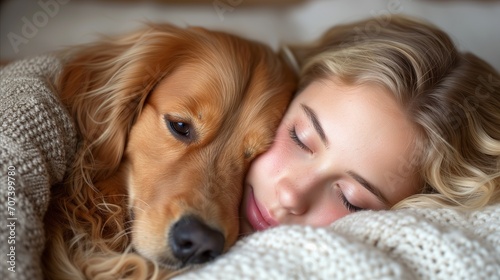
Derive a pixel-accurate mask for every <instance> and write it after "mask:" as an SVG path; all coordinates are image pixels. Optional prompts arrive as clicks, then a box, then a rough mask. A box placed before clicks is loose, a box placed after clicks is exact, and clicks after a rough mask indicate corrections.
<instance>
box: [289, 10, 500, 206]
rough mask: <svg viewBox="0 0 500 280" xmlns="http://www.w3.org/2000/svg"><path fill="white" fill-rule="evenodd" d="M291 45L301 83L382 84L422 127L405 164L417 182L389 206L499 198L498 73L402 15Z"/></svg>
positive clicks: (482, 201)
mask: <svg viewBox="0 0 500 280" xmlns="http://www.w3.org/2000/svg"><path fill="white" fill-rule="evenodd" d="M291 50H292V52H293V53H294V55H295V56H296V59H297V63H298V65H299V67H300V69H301V81H300V85H299V88H300V89H303V88H305V87H306V86H307V85H308V84H310V83H311V82H312V81H314V80H318V79H331V78H333V77H335V78H337V79H340V80H341V81H342V82H345V83H347V84H351V85H357V84H377V85H382V86H383V87H385V88H386V89H387V90H388V91H389V92H391V93H392V94H393V95H394V98H395V100H396V101H397V102H398V104H400V106H401V108H403V109H404V110H405V112H406V114H407V117H408V118H409V120H411V122H412V123H413V124H414V125H415V126H416V127H417V129H418V130H419V133H420V134H419V137H418V138H419V139H417V141H416V142H417V143H416V144H417V145H416V147H415V149H416V150H417V151H418V158H416V159H414V160H412V162H411V163H407V164H409V165H411V166H408V167H411V169H415V170H417V171H418V173H419V175H420V177H421V179H422V181H423V183H422V189H421V192H420V193H419V194H416V195H413V196H411V197H409V198H407V199H404V200H403V201H401V202H400V203H398V204H396V205H395V206H394V207H393V208H403V207H458V208H467V209H477V208H480V207H482V206H485V205H487V204H493V203H496V202H499V201H500V76H499V74H498V72H497V71H496V70H495V69H494V68H492V67H491V66H490V65H488V64H487V63H486V62H484V61H483V60H481V59H480V58H478V57H477V56H475V55H473V54H470V53H461V52H459V51H458V50H457V49H456V47H455V45H454V43H453V42H452V40H451V39H450V38H449V36H448V35H447V34H446V33H444V32H443V31H442V30H439V29H438V28H436V27H435V26H432V25H430V24H428V23H424V22H422V21H419V20H417V19H412V18H408V17H404V16H393V17H391V18H389V19H387V18H385V19H383V18H373V19H368V20H364V21H359V22H355V23H351V24H346V25H339V26H335V27H333V28H332V29H330V30H328V31H327V32H326V33H325V34H324V35H323V36H322V37H321V38H320V39H319V40H318V41H317V42H315V43H314V44H313V45H309V46H295V47H292V48H291ZM300 89H299V92H300ZM397 175H398V174H396V176H397ZM399 175H403V174H399ZM396 179H397V178H396Z"/></svg>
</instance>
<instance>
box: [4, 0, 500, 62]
mask: <svg viewBox="0 0 500 280" xmlns="http://www.w3.org/2000/svg"><path fill="white" fill-rule="evenodd" d="M0 8H1V10H0V31H1V33H0V35H1V40H0V42H1V46H0V60H1V61H10V60H14V59H19V58H23V57H26V56H31V55H36V54H40V53H44V52H48V51H52V50H57V49H60V48H61V47H66V46H71V45H74V44H80V43H85V42H89V41H93V40H96V39H97V38H98V35H99V34H106V35H112V34H117V33H123V32H126V31H129V30H134V29H137V28H138V27H140V26H141V25H143V23H144V22H147V21H153V22H163V21H167V22H170V23H174V24H176V25H179V26H189V25H197V26H204V27H207V28H211V29H217V30H224V31H229V32H232V33H236V34H239V35H241V36H244V37H247V38H250V39H254V40H258V41H261V42H264V43H266V44H269V45H271V46H272V47H273V48H275V49H276V48H278V46H279V45H280V44H281V43H299V42H307V41H309V40H313V39H315V38H317V37H318V36H319V35H320V34H321V33H322V32H323V31H325V30H326V29H327V28H329V27H331V26H333V25H335V24H339V23H345V22H350V21H354V20H358V19H364V18H374V17H375V16H377V15H380V16H383V17H384V18H386V19H390V17H391V16H393V15H396V14H408V15H412V16H416V17H419V18H422V19H425V20H427V21H430V22H432V23H434V24H435V25H437V26H439V27H440V28H442V29H443V30H445V31H446V32H448V34H450V35H451V37H452V38H453V39H454V40H455V42H456V43H457V45H458V46H459V48H460V49H461V50H465V51H471V52H473V53H475V54H476V55H478V56H480V57H481V58H483V59H485V60H487V61H488V62H490V63H491V64H492V65H493V66H494V67H495V68H496V69H497V70H499V71H500V1H495V0H490V1H487V0H483V1H466V0H463V1H459V0H455V1H453V0H447V1H445V0H441V1H430V0H427V1H426V0H302V1H301V0H267V1H266V0H185V1H182V0H151V1H147V0H142V1H141V0H104V1H97V0H93V1H92V0H0Z"/></svg>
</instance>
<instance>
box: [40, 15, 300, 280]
mask: <svg viewBox="0 0 500 280" xmlns="http://www.w3.org/2000/svg"><path fill="white" fill-rule="evenodd" d="M64 61H65V64H64V67H63V71H62V73H61V74H60V76H59V80H58V82H57V85H55V89H56V90H57V91H58V92H59V93H60V97H61V99H62V101H63V103H64V105H65V106H67V108H68V110H69V112H70V114H71V115H72V117H73V119H74V122H75V124H76V126H77V129H78V132H79V137H80V139H79V143H80V145H79V148H78V155H77V157H76V159H75V161H74V165H73V167H72V170H71V172H70V174H69V176H68V178H67V180H66V181H65V183H64V184H61V185H57V186H54V187H53V189H52V192H53V193H52V196H53V199H52V201H51V204H50V207H49V212H48V213H47V215H46V218H45V225H46V234H47V238H48V243H47V247H46V250H45V252H44V256H43V262H44V266H45V267H44V269H45V273H46V277H47V278H49V279H126V278H129V279H145V278H162V277H168V275H169V274H170V273H172V272H176V271H181V270H183V269H186V268H189V267H192V266H193V265H196V264H198V263H202V262H205V261H210V260H211V259H213V258H214V257H216V256H217V255H218V254H220V253H221V252H219V251H218V250H219V249H221V250H222V251H226V250H227V249H228V248H229V247H230V246H231V245H232V244H234V243H235V242H236V240H237V238H238V234H239V233H238V231H239V220H238V207H239V203H240V198H241V193H242V184H243V180H244V175H245V172H246V170H247V168H248V166H249V164H250V162H251V161H252V159H253V158H255V157H256V156H257V155H259V154H260V153H262V152H263V151H265V149H266V148H267V147H268V146H269V145H270V144H271V142H272V140H273V136H274V133H275V129H276V128H277V126H278V124H279V121H280V119H281V117H282V115H283V113H284V111H285V109H286V107H287V105H288V103H289V101H290V99H291V97H292V94H293V91H294V89H295V76H294V74H293V73H292V71H291V70H290V69H289V68H288V67H287V66H286V63H284V62H283V61H282V60H281V59H280V58H279V57H278V56H277V55H276V54H275V53H273V51H272V50H271V49H270V48H268V47H266V46H264V45H262V44H260V43H257V42H252V41H249V40H245V39H242V38H239V37H236V36H233V35H229V34H226V33H222V32H214V31H209V30H206V29H203V28H193V27H191V28H178V27H174V26H171V25H166V24H165V25H162V24H159V25H149V26H148V27H147V28H145V29H143V30H141V31H138V32H134V33H132V34H129V35H127V36H123V37H118V38H113V39H109V40H103V41H99V42H97V43H93V44H88V45H84V46H81V47H79V48H76V49H73V50H70V51H68V52H66V53H65V54H64ZM193 221H195V222H196V224H200V225H201V226H202V227H204V228H207V229H208V230H209V231H211V232H212V231H213V232H215V233H214V234H216V235H217V236H218V237H217V238H219V239H218V240H221V239H220V237H221V236H222V238H223V239H222V242H223V247H221V248H219V249H217V248H216V249H210V248H209V249H208V250H207V251H206V252H202V254H201V255H196V252H195V253H193V254H194V255H193V254H191V252H189V253H186V251H182V250H184V249H185V250H188V249H189V246H190V245H191V244H181V245H179V244H178V243H179V242H178V241H176V238H178V237H177V235H178V236H181V237H182V236H184V235H183V234H184V232H183V229H182V230H181V229H180V228H183V227H185V226H184V225H185V224H188V225H191V224H192V223H193ZM183 222H184V223H183ZM187 227H189V226H187ZM173 231H175V233H173ZM179 232H180V233H179ZM176 242H177V243H176ZM215 243H217V242H215ZM172 244H174V245H172ZM172 246H174V247H175V246H185V247H182V248H181V249H182V250H179V248H172ZM201 246H204V243H203V242H202V244H201Z"/></svg>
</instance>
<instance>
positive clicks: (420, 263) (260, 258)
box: [175, 205, 500, 280]
mask: <svg viewBox="0 0 500 280" xmlns="http://www.w3.org/2000/svg"><path fill="white" fill-rule="evenodd" d="M184 279H228V280H229V279H275V280H278V279H287V280H289V279H422V280H424V279H443V280H450V279H464V280H471V279H478V280H479V279H481V280H498V279H500V205H495V206H490V207H488V208H486V209H483V210H481V211H474V212H460V211H455V210H449V209H438V210H431V209H412V210H399V211H379V212H375V211H367V212H361V213H356V214H352V215H348V216H346V217H344V218H343V219H340V220H338V221H336V222H335V223H333V224H332V225H331V226H329V227H326V228H312V227H303V226H280V227H277V228H273V229H270V230H267V231H263V232H259V233H256V234H254V235H251V236H249V237H246V238H244V239H242V240H240V241H239V242H238V243H237V244H236V245H235V246H234V247H233V248H231V249H230V251H229V252H228V253H227V254H225V255H223V256H222V257H220V258H218V259H216V260H215V261H214V262H213V263H211V264H208V265H205V266H203V267H201V268H199V269H197V270H194V271H191V272H188V273H186V274H182V275H180V276H178V277H176V278H175V280H184Z"/></svg>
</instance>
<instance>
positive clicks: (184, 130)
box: [169, 122, 190, 137]
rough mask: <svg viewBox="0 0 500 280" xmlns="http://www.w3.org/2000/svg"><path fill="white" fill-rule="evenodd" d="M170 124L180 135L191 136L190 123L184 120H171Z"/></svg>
mask: <svg viewBox="0 0 500 280" xmlns="http://www.w3.org/2000/svg"><path fill="white" fill-rule="evenodd" d="M169 125H170V128H172V130H173V131H174V132H175V133H177V134H178V135H181V136H184V137H189V132H190V131H189V124H187V123H183V122H169Z"/></svg>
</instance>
